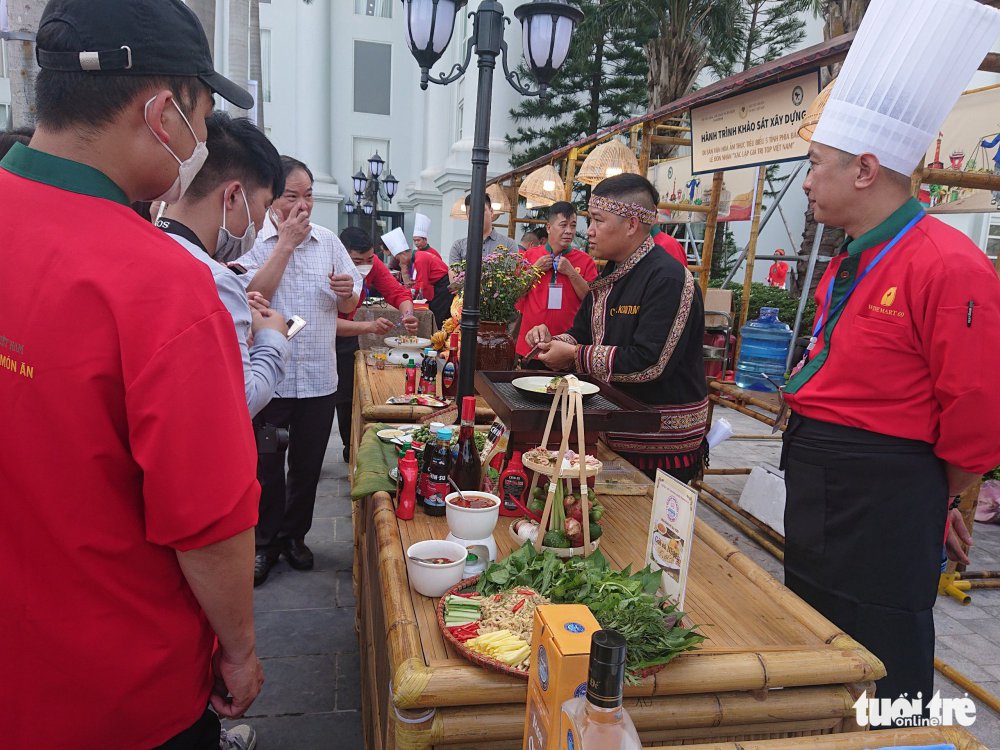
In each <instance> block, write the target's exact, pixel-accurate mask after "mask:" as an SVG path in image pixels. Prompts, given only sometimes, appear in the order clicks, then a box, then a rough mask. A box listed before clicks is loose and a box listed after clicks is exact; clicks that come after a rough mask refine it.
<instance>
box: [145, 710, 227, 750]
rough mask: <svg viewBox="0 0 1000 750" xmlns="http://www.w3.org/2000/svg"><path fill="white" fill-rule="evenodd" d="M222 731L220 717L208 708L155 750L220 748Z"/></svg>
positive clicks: (205, 749) (214, 749)
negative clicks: (189, 724)
mask: <svg viewBox="0 0 1000 750" xmlns="http://www.w3.org/2000/svg"><path fill="white" fill-rule="evenodd" d="M221 733H222V725H221V724H220V723H219V717H218V716H216V714H215V712H214V711H212V710H211V709H207V708H206V709H205V713H203V714H202V715H201V717H200V718H199V719H198V721H196V722H195V723H194V724H192V725H191V726H189V727H188V728H187V729H185V730H184V731H183V732H181V733H180V734H177V735H174V736H173V737H171V738H170V739H169V740H167V741H166V742H164V743H163V744H162V745H160V746H159V747H156V748H154V750H219V735H220V734H221Z"/></svg>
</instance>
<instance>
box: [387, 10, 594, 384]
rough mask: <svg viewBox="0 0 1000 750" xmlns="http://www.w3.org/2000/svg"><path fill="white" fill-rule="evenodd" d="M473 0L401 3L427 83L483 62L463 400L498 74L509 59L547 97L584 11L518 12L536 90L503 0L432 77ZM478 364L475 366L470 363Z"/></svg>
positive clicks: (472, 348)
mask: <svg viewBox="0 0 1000 750" xmlns="http://www.w3.org/2000/svg"><path fill="white" fill-rule="evenodd" d="M466 2H467V0H402V3H403V6H404V10H405V13H406V43H407V45H408V46H409V48H410V51H411V52H412V53H413V56H414V58H416V60H417V63H418V64H419V65H420V88H422V89H426V88H427V84H428V82H431V83H437V84H441V85H445V84H448V83H451V82H452V81H455V80H458V79H459V78H460V77H461V76H462V75H464V74H465V72H466V70H468V68H469V64H470V62H471V60H472V53H473V51H475V53H476V57H477V65H478V67H479V87H478V89H477V91H476V128H475V135H474V137H473V144H472V194H471V200H470V206H469V233H468V235H467V238H468V239H467V245H466V255H465V264H466V265H465V291H464V293H463V298H462V322H461V329H462V348H461V361H462V365H463V366H462V367H461V368H460V369H459V376H458V395H459V399H461V398H462V397H463V396H471V395H474V394H475V392H476V389H475V370H476V368H475V361H476V337H477V333H478V331H479V284H480V275H481V273H482V258H483V210H484V205H483V203H484V198H485V193H486V167H487V166H488V165H489V161H490V148H489V139H490V111H491V102H492V97H493V71H494V69H495V68H496V60H497V57H501V53H502V57H501V60H502V62H503V72H504V77H505V78H506V79H507V82H508V83H510V85H511V86H513V87H514V89H515V90H517V91H518V92H519V93H521V94H522V95H524V96H540V95H544V94H545V91H546V89H547V87H548V84H549V82H550V81H551V80H552V78H553V77H554V76H555V74H556V73H557V72H558V70H559V68H560V67H561V66H562V64H563V62H565V60H566V55H567V54H569V45H570V41H571V39H572V35H573V29H574V28H575V27H576V24H577V23H579V22H580V21H581V20H582V19H583V12H582V11H580V10H579V9H578V8H574V7H573V6H571V5H569V4H568V3H567V2H566V0H548V1H547V0H533V2H530V3H526V4H524V5H521V6H520V7H518V8H516V9H515V10H514V15H515V16H516V17H517V18H518V20H520V22H521V29H522V34H523V40H524V57H525V60H526V61H527V63H528V66H529V67H530V68H531V72H532V74H533V75H534V77H535V80H537V81H538V84H539V87H538V89H537V90H535V91H532V90H530V89H528V88H527V87H526V86H525V85H524V84H522V82H521V80H520V77H519V76H518V74H517V73H516V72H512V71H511V70H510V68H509V67H508V63H507V43H506V42H505V41H504V38H503V31H504V24H505V23H506V22H509V21H508V19H506V18H505V17H504V9H503V6H502V5H501V4H500V3H499V2H496V0H482V2H480V3H479V8H478V10H476V12H475V13H471V14H470V15H471V16H472V18H473V31H472V36H471V37H470V38H469V42H468V44H467V45H466V48H465V60H464V61H463V62H462V63H459V64H456V65H455V66H454V67H453V68H452V70H451V72H450V73H448V74H445V73H441V74H440V75H438V76H437V77H432V76H431V75H430V69H431V68H432V67H433V66H434V63H436V62H437V61H438V59H440V57H441V55H442V54H444V51H445V49H446V48H447V46H448V43H449V42H450V41H451V37H452V33H453V32H454V28H455V17H456V15H457V14H458V13H459V12H460V11H461V9H462V8H463V7H464V6H465V4H466ZM470 365H471V366H470Z"/></svg>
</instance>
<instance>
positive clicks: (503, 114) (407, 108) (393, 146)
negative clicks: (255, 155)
mask: <svg viewBox="0 0 1000 750" xmlns="http://www.w3.org/2000/svg"><path fill="white" fill-rule="evenodd" d="M520 4H521V3H520V2H509V3H507V7H506V8H505V9H506V11H507V15H508V16H509V17H511V18H512V20H513V16H512V11H513V10H514V6H515V5H520ZM477 6H478V2H477V0H473V1H472V2H470V3H469V4H468V6H466V8H465V9H464V10H463V12H462V13H460V15H459V17H458V19H457V20H456V23H455V33H454V35H453V37H452V40H451V43H450V44H449V45H448V49H447V51H446V52H445V54H444V57H443V58H442V59H441V60H440V61H439V62H438V64H437V65H436V66H435V68H434V70H433V71H432V73H434V74H440V73H442V72H448V71H450V70H451V68H452V65H454V64H455V63H457V62H460V61H461V60H462V57H463V55H464V52H465V46H466V40H467V39H468V38H469V36H471V34H472V19H470V18H467V15H466V14H468V13H471V12H473V11H475V9H476V7H477ZM405 25H406V24H405V18H404V12H403V4H402V3H400V2H399V0H314V1H313V2H312V3H308V4H307V3H305V2H303V0H273V1H272V2H265V1H264V0H262V2H261V4H260V26H261V91H260V93H261V96H262V98H263V112H264V116H263V119H264V124H265V127H266V131H267V133H268V135H269V136H270V138H271V140H272V141H273V142H274V143H275V145H276V146H277V147H278V150H279V151H280V152H281V153H283V154H288V155H289V156H294V157H295V158H297V159H300V160H301V161H303V162H305V163H306V164H307V165H308V166H309V168H310V169H311V170H312V172H313V175H314V177H315V191H314V192H315V201H316V205H315V208H314V211H313V217H314V221H316V222H317V223H319V224H322V225H324V226H327V227H329V228H330V229H332V230H334V231H339V230H340V229H342V228H343V227H345V226H347V224H348V220H349V218H348V215H347V214H346V213H345V211H344V205H345V203H346V202H347V201H348V200H349V199H350V198H352V197H353V186H352V180H351V176H352V175H353V174H354V173H356V172H357V171H358V169H359V168H362V170H363V171H365V172H367V160H368V158H369V157H370V156H372V155H373V154H375V153H376V152H378V154H379V155H380V156H381V157H382V158H383V159H384V160H385V162H386V171H387V172H388V171H391V172H392V174H393V175H394V176H395V177H396V178H397V179H398V180H399V189H398V192H397V195H396V197H395V199H394V200H393V201H392V203H391V204H388V203H386V202H385V201H383V202H382V203H381V204H380V210H381V211H382V212H383V213H385V212H387V211H388V212H402V213H403V217H402V219H403V228H404V231H405V232H406V233H407V236H409V235H410V233H411V231H412V229H413V214H414V213H415V212H420V213H423V214H427V215H428V216H429V217H430V218H431V221H432V225H431V230H430V238H429V239H430V243H431V245H433V246H434V247H436V248H437V249H438V250H439V251H441V252H442V253H445V252H447V250H448V248H449V247H450V246H451V244H452V242H454V240H456V239H458V238H460V237H465V235H466V232H467V229H468V224H467V223H466V222H464V221H461V220H458V221H456V220H453V219H451V218H449V213H450V211H451V207H452V205H453V204H454V203H455V202H456V201H457V200H460V199H462V198H463V197H464V196H465V195H466V194H468V192H469V189H470V186H471V181H472V163H471V157H472V138H473V130H474V124H475V109H476V89H477V83H478V72H477V68H476V57H475V55H473V58H472V63H471V65H470V70H469V71H468V72H467V73H466V74H465V75H464V76H462V78H460V79H459V80H457V81H455V82H453V83H451V84H449V85H447V86H439V85H435V84H431V85H430V86H429V87H428V89H427V90H426V91H421V90H420V70H419V68H418V67H417V63H416V61H415V60H414V59H413V56H412V55H411V54H410V51H409V49H408V48H407V46H406V43H405V41H404V39H405ZM520 31H521V29H520V24H518V23H517V22H516V21H514V23H512V24H511V25H510V26H508V27H507V34H506V41H507V44H508V48H509V54H510V55H511V59H510V61H509V62H510V66H511V67H512V68H513V67H514V66H515V65H516V64H517V62H518V60H519V59H520V57H521V33H520ZM520 98H521V96H520V94H518V93H516V92H515V91H514V90H513V89H512V88H511V87H510V86H509V85H508V84H507V82H506V81H505V80H504V79H503V73H502V66H501V65H500V64H499V61H498V65H497V71H496V75H495V79H494V87H493V97H492V102H491V104H492V121H491V140H490V165H489V174H490V175H491V176H493V175H498V174H501V173H502V172H504V171H506V170H507V169H508V168H509V156H510V149H509V147H508V146H507V144H506V142H505V141H504V135H505V134H506V133H507V132H509V131H510V130H511V129H512V128H511V125H510V119H509V112H510V110H511V108H512V107H514V106H515V105H516V104H517V103H518V102H519V101H520ZM396 221H398V218H397V219H396ZM386 223H387V225H391V223H392V221H391V220H387V222H386Z"/></svg>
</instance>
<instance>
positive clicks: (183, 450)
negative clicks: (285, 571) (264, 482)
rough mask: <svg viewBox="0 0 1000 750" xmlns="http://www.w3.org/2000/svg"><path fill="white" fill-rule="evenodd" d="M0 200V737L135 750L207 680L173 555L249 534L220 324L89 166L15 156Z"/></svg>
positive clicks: (188, 260) (200, 623)
mask: <svg viewBox="0 0 1000 750" xmlns="http://www.w3.org/2000/svg"><path fill="white" fill-rule="evenodd" d="M0 195H3V196H4V200H3V201H0V232H2V237H3V240H2V246H3V252H2V253H0V278H2V279H3V294H0V404H2V410H3V420H4V424H5V429H3V430H0V487H2V489H0V517H2V518H3V519H4V521H3V523H2V524H0V570H2V571H3V574H2V575H0V602H3V604H2V608H3V613H4V614H3V616H0V644H3V645H2V651H3V669H2V674H3V678H2V679H3V682H4V688H3V689H2V693H3V698H2V699H0V704H2V706H3V715H4V727H3V730H2V731H3V741H2V743H0V744H2V745H4V746H5V747H17V748H28V747H39V748H41V747H44V748H52V749H53V750H68V749H69V748H111V747H114V748H121V749H122V750H140V748H143V749H148V748H150V747H154V746H156V745H159V744H162V743H163V742H165V741H166V740H167V739H169V738H170V737H172V736H173V735H175V734H177V733H178V732H180V731H182V730H184V729H186V728H187V727H188V726H190V725H191V724H193V723H194V722H195V720H196V719H198V717H199V716H201V714H202V713H203V712H204V710H205V707H206V704H207V701H208V696H209V689H210V688H211V686H212V676H211V656H212V650H213V647H214V643H215V636H214V633H213V631H212V628H211V626H210V625H209V623H208V621H207V620H206V618H205V613H204V612H203V611H202V609H201V607H200V606H199V604H198V602H197V600H196V599H195V597H194V594H193V593H192V592H191V589H190V588H189V586H188V584H187V581H186V579H185V578H184V575H183V574H182V572H181V568H180V565H179V564H178V561H177V551H178V550H191V549H195V548H200V547H205V546H207V545H210V544H213V543H215V542H219V541H222V540H224V539H228V538H230V537H232V536H234V535H235V534H238V533H239V532H242V531H244V530H246V529H249V528H251V527H252V526H253V525H254V524H255V523H256V521H257V502H258V497H259V494H260V490H259V487H258V484H257V480H256V465H257V454H256V449H255V446H254V440H253V433H252V430H251V426H250V415H249V413H248V412H247V404H246V397H245V394H244V389H243V370H242V364H241V359H240V351H239V346H238V344H237V341H236V329H235V327H234V326H233V319H232V317H231V316H230V314H229V313H228V312H226V309H225V308H224V307H223V306H222V303H221V302H220V301H219V295H218V292H217V291H216V288H215V284H214V283H213V281H212V275H211V272H210V271H209V269H208V267H206V266H205V265H204V264H203V263H201V262H199V261H198V260H197V259H195V258H193V257H192V256H191V254H190V253H188V252H187V251H186V250H185V249H184V248H182V247H181V246H180V245H178V244H177V243H176V242H175V241H174V240H173V239H171V238H170V237H168V236H167V235H165V234H163V233H162V232H160V231H159V230H157V229H156V228H155V227H154V226H153V225H152V224H150V223H149V222H148V221H143V220H142V219H140V218H139V216H138V215H137V214H136V213H135V212H133V211H132V210H131V209H130V208H129V206H128V203H127V199H126V196H125V194H124V193H123V192H122V191H121V190H120V189H119V188H118V187H117V186H116V185H115V184H114V183H113V182H112V181H111V180H110V179H108V178H107V177H106V176H105V175H103V174H102V173H100V172H98V171H96V170H94V169H92V168H90V167H86V166H84V165H82V164H78V163H75V162H71V161H67V160H65V159H59V158H57V157H54V156H50V155H48V154H43V153H41V152H39V151H35V150H32V149H29V148H26V147H24V146H20V145H16V146H14V148H13V149H12V150H11V151H10V153H9V154H8V155H7V156H6V157H5V158H4V160H3V161H2V162H0ZM248 564H249V561H248Z"/></svg>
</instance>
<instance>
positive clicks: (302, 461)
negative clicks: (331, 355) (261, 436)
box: [256, 393, 336, 552]
mask: <svg viewBox="0 0 1000 750" xmlns="http://www.w3.org/2000/svg"><path fill="white" fill-rule="evenodd" d="M335 401H336V394H334V393H331V394H330V395H329V396H318V397H316V398H275V399H272V400H271V403H269V404H268V405H267V406H265V407H264V408H263V409H262V410H261V412H260V414H258V415H257V420H258V421H261V422H266V423H268V424H273V425H275V426H277V427H287V428H288V448H287V451H279V452H278V453H267V454H265V453H261V454H259V455H258V456H257V479H258V481H259V482H260V518H259V519H258V521H257V530H256V539H257V550H258V552H260V551H264V550H268V549H271V550H277V549H279V548H280V547H281V546H282V545H283V544H284V543H285V541H286V540H288V539H302V538H303V537H305V535H306V534H307V533H309V529H310V528H311V527H312V517H313V507H314V506H315V505H316V486H317V485H318V484H319V475H320V471H321V470H322V468H323V458H324V456H325V455H326V446H327V443H329V441H330V430H331V429H332V427H333V414H334V405H335ZM286 452H287V455H288V476H287V480H286V477H285V454H286Z"/></svg>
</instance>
